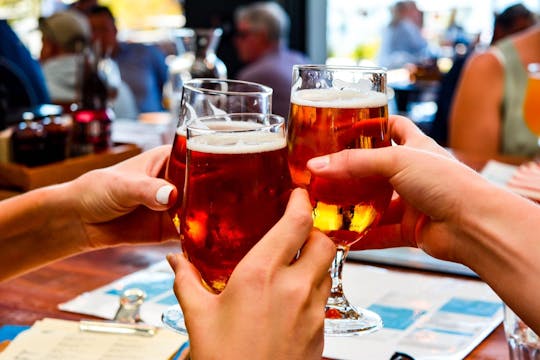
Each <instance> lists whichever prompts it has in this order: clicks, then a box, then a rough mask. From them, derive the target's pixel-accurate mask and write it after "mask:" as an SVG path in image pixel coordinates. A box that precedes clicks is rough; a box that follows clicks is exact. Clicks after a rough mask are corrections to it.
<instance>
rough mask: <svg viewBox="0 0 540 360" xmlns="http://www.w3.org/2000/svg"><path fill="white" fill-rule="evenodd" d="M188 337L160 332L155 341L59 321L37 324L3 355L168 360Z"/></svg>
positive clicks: (32, 359)
mask: <svg viewBox="0 0 540 360" xmlns="http://www.w3.org/2000/svg"><path fill="white" fill-rule="evenodd" d="M187 340H188V338H187V336H185V335H180V334H177V333H174V332H172V331H169V330H166V329H159V330H158V332H157V333H156V335H154V336H152V337H142V336H136V335H121V334H103V333H94V332H86V331H80V330H79V323H78V322H76V321H66V320H58V319H48V318H46V319H43V320H41V321H37V322H36V323H35V324H34V325H33V326H32V327H31V328H30V329H28V330H26V331H24V332H23V333H21V334H19V335H18V336H17V337H16V338H15V340H13V341H12V342H11V343H10V345H9V346H8V347H7V348H6V349H5V350H4V351H3V352H2V353H0V359H1V360H16V359H17V360H22V359H24V360H42V359H47V360H95V359H115V360H146V359H155V360H160V359H162V360H167V359H170V358H171V357H172V356H173V355H174V354H175V353H176V352H177V351H178V349H179V348H180V347H182V346H183V345H184V343H186V342H187Z"/></svg>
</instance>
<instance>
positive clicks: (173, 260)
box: [167, 253, 176, 271]
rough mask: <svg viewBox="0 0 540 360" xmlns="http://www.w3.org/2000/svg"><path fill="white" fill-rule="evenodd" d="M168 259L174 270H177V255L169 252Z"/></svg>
mask: <svg viewBox="0 0 540 360" xmlns="http://www.w3.org/2000/svg"><path fill="white" fill-rule="evenodd" d="M167 261H168V262H169V265H170V266H171V268H172V269H173V271H175V270H176V255H174V254H173V253H168V254H167Z"/></svg>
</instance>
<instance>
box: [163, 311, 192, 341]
mask: <svg viewBox="0 0 540 360" xmlns="http://www.w3.org/2000/svg"><path fill="white" fill-rule="evenodd" d="M161 322H163V324H164V325H165V327H166V328H168V329H170V330H173V331H175V332H177V333H180V334H182V335H187V334H188V332H187V328H186V324H185V322H184V314H183V313H182V309H180V305H173V306H171V307H169V308H167V310H165V311H164V312H163V314H161Z"/></svg>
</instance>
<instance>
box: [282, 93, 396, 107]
mask: <svg viewBox="0 0 540 360" xmlns="http://www.w3.org/2000/svg"><path fill="white" fill-rule="evenodd" d="M291 102H292V103H294V104H297V105H302V106H313V107H322V108H341V109H354V108H372V107H379V106H385V105H386V104H387V103H388V98H387V96H386V94H385V93H382V92H377V91H373V90H369V91H358V90H355V89H352V88H346V89H338V88H329V89H303V90H298V91H296V92H293V94H292V96H291Z"/></svg>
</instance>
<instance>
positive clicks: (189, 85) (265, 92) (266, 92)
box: [183, 78, 274, 96]
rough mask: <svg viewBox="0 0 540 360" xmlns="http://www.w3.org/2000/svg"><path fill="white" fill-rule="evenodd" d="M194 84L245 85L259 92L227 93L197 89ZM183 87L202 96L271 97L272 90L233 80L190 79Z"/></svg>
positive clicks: (252, 83) (227, 91) (249, 82)
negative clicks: (259, 95)
mask: <svg viewBox="0 0 540 360" xmlns="http://www.w3.org/2000/svg"><path fill="white" fill-rule="evenodd" d="M196 83H216V84H219V83H226V84H236V85H246V86H250V87H253V88H258V89H259V90H253V91H229V90H216V89H207V88H202V87H198V86H196V85H195V84H196ZM183 87H184V88H186V89H189V90H190V91H194V92H199V93H204V94H212V95H239V96H240V95H242V96H245V95H256V94H263V95H270V96H271V95H272V94H273V91H274V90H273V89H272V88H270V87H268V86H266V85H263V84H259V83H256V82H252V81H244V80H234V79H216V78H195V79H190V80H188V81H186V82H185V83H184V84H183Z"/></svg>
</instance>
